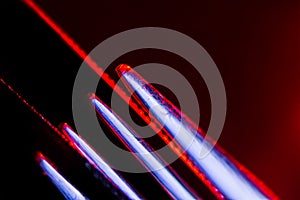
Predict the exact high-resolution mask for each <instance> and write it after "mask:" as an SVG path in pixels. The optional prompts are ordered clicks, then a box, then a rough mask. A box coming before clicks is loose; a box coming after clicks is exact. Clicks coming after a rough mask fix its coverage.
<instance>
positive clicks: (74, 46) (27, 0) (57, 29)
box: [24, 0, 273, 199]
mask: <svg viewBox="0 0 300 200" xmlns="http://www.w3.org/2000/svg"><path fill="white" fill-rule="evenodd" d="M24 2H25V4H27V5H28V6H29V7H30V8H31V9H32V10H33V11H34V12H35V13H36V14H37V15H38V16H39V17H40V18H41V19H43V20H44V22H45V23H47V24H48V25H49V26H50V27H51V28H52V29H53V30H54V31H55V32H56V33H57V34H58V35H59V36H60V38H61V39H62V40H63V41H64V42H65V43H66V44H67V45H68V46H69V47H70V48H71V49H72V50H73V51H74V52H75V53H76V54H77V55H78V56H79V57H80V58H82V59H83V60H84V62H86V63H87V64H88V65H89V66H90V67H91V68H92V69H93V70H94V71H95V72H96V73H97V74H98V75H99V76H100V77H102V78H103V80H104V81H105V82H106V83H107V84H108V85H109V86H110V87H111V88H112V89H113V90H114V91H115V92H116V93H117V94H118V95H119V96H120V97H121V98H122V99H123V100H124V101H125V102H130V103H129V106H130V107H131V108H132V109H133V110H134V111H135V112H136V113H138V114H139V115H140V116H141V117H142V119H143V120H144V121H145V122H146V123H147V122H150V121H151V120H150V118H149V117H148V116H146V115H145V112H144V110H142V109H140V108H139V107H138V105H137V104H136V103H134V102H133V101H129V99H130V97H128V95H127V94H126V93H125V92H124V91H123V90H122V89H121V88H120V87H119V86H118V85H116V84H115V82H114V80H113V79H111V78H110V76H109V75H108V74H107V73H105V72H103V69H102V68H101V67H99V66H98V64H97V63H96V62H95V61H94V60H93V59H92V58H91V57H90V56H89V55H88V54H87V53H86V52H85V51H84V50H83V49H82V48H81V47H80V46H79V45H78V44H77V43H76V42H75V41H74V40H73V39H72V38H71V37H70V36H69V35H68V34H67V33H66V32H65V31H64V30H63V29H62V28H61V27H59V26H58V25H57V24H56V23H55V22H54V20H53V19H52V18H51V17H50V16H48V15H47V14H46V13H45V12H44V11H43V10H42V9H41V8H40V7H39V6H38V5H37V4H36V3H34V2H33V1H32V0H24ZM149 125H150V126H151V128H152V129H153V130H154V131H155V132H157V133H158V134H159V136H160V137H161V138H162V139H163V140H164V141H165V142H166V143H167V144H168V143H169V144H171V145H170V148H171V149H172V150H173V151H174V152H175V153H176V154H177V155H181V156H180V158H181V160H182V161H183V162H184V163H185V164H186V165H187V166H188V167H189V168H190V169H191V170H192V171H193V172H194V173H195V175H196V176H197V177H198V178H200V180H202V181H204V182H206V185H208V187H209V188H210V189H211V190H212V191H213V193H214V194H215V195H216V196H217V197H218V198H220V199H222V196H220V194H219V191H216V188H214V187H213V186H211V184H210V181H209V180H207V178H206V177H205V176H204V174H203V173H201V172H200V171H199V170H198V169H195V167H194V166H193V164H192V163H193V162H192V161H191V160H190V159H189V158H188V157H187V156H186V155H185V154H181V153H182V150H180V148H179V149H178V146H177V145H174V143H173V142H170V137H169V136H168V135H165V134H163V133H162V131H161V130H160V128H159V126H158V125H155V123H150V124H149ZM173 145H174V146H173ZM176 146H177V147H176ZM227 155H228V154H227ZM232 160H233V162H235V163H236V164H237V163H238V162H236V161H235V160H234V159H232ZM237 165H238V166H239V168H240V169H241V170H242V171H244V172H245V173H246V174H248V176H249V177H250V178H251V179H252V180H254V182H256V183H257V184H258V185H260V187H261V188H263V189H264V190H265V191H267V193H269V194H270V193H272V192H271V191H270V190H269V189H267V187H266V186H265V185H264V184H263V183H262V182H261V181H259V180H258V179H257V178H256V177H255V176H254V175H253V174H252V173H250V172H249V171H248V170H246V168H245V167H243V166H242V165H241V164H237ZM270 196H273V195H270Z"/></svg>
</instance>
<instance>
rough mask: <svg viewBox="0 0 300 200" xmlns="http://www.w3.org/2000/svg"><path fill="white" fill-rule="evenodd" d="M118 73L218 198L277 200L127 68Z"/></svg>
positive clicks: (120, 68) (119, 68)
mask: <svg viewBox="0 0 300 200" xmlns="http://www.w3.org/2000/svg"><path fill="white" fill-rule="evenodd" d="M116 70H117V72H118V74H119V76H122V77H121V78H122V80H123V82H124V84H125V85H126V86H127V88H128V89H129V90H132V91H135V93H136V96H135V97H136V98H137V100H138V101H139V102H140V103H141V104H143V105H144V106H145V107H146V108H147V109H149V110H151V112H152V114H153V117H155V118H156V119H157V120H158V121H159V122H160V123H161V124H163V125H164V127H165V129H166V130H167V131H168V133H169V134H170V135H171V136H172V137H174V139H175V140H176V141H177V142H178V144H179V145H181V147H182V148H183V149H185V150H186V154H187V156H188V157H189V158H190V160H192V161H193V164H194V165H195V167H197V168H198V169H199V171H202V172H203V174H204V175H205V177H206V178H207V179H208V180H209V181H210V183H211V184H212V185H213V186H214V187H215V189H217V190H218V192H219V193H220V194H221V195H222V196H223V197H222V196H219V198H220V197H222V198H225V199H239V200H244V199H249V200H254V199H277V197H276V196H275V195H274V194H273V193H272V192H271V191H270V190H266V189H265V188H266V187H265V186H262V187H260V186H261V185H263V184H262V183H261V182H260V181H259V182H258V181H255V180H254V179H251V178H252V176H253V175H251V176H248V174H246V173H244V172H243V171H242V170H241V169H240V168H239V165H236V161H233V160H231V159H229V158H228V157H227V156H226V155H225V154H224V153H223V152H222V151H220V150H219V149H218V148H216V147H214V148H211V145H212V144H211V143H210V142H208V141H207V140H205V139H204V134H203V132H202V131H201V130H200V129H199V128H198V127H197V126H195V125H194V124H193V123H192V122H191V120H190V119H189V118H188V117H187V116H185V115H183V114H182V113H181V112H180V111H179V109H178V108H176V107H175V106H174V105H173V104H172V103H171V102H170V101H168V100H167V99H166V98H165V97H164V96H163V95H161V94H160V93H159V92H158V91H157V90H156V89H155V88H154V87H153V86H151V85H150V84H149V83H147V82H146V81H145V80H144V79H143V78H142V77H141V76H140V75H139V74H138V73H136V72H135V71H134V70H132V69H131V68H130V67H129V66H128V65H120V66H119V67H118V68H117V69H116ZM152 107H155V109H151V108H152ZM209 149H211V151H210V152H209V153H207V155H206V156H205V157H203V158H201V154H200V152H201V151H203V152H208V151H209ZM210 189H212V187H210ZM215 194H216V193H215Z"/></svg>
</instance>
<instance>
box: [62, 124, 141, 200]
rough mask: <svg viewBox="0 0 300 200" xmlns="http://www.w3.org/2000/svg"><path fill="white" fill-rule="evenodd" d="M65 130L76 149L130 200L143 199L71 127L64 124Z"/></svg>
mask: <svg viewBox="0 0 300 200" xmlns="http://www.w3.org/2000/svg"><path fill="white" fill-rule="evenodd" d="M63 130H64V132H65V133H66V134H67V136H68V137H69V139H70V141H71V142H72V143H73V145H74V147H75V148H76V149H77V150H78V151H79V152H80V153H81V155H82V156H84V157H85V158H86V159H87V160H88V161H89V162H90V163H91V164H92V165H93V166H95V167H96V169H98V171H99V172H100V173H101V174H103V175H104V176H105V177H106V179H107V180H109V181H110V182H111V183H113V185H114V187H116V188H117V189H118V190H119V191H122V193H123V194H125V195H126V196H127V197H128V198H129V199H143V198H142V197H141V196H140V195H139V194H138V193H137V192H135V191H134V189H133V188H132V187H131V186H130V185H129V184H128V183H127V182H126V181H125V180H124V178H123V177H121V176H120V175H119V174H117V173H116V172H115V171H114V170H113V169H112V168H111V167H110V166H109V165H108V164H107V163H106V162H105V161H104V160H103V159H102V158H101V157H100V156H99V155H98V154H97V153H96V152H95V151H94V150H93V149H92V148H91V147H90V146H89V145H88V144H87V143H86V142H85V141H84V140H83V139H81V138H80V137H79V136H78V135H77V134H76V133H75V132H74V131H73V130H72V129H71V128H70V126H69V125H67V124H64V125H63Z"/></svg>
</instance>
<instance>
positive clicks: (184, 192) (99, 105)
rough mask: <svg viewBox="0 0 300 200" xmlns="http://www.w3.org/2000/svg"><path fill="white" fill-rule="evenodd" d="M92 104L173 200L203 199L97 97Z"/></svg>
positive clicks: (93, 98)
mask: <svg viewBox="0 0 300 200" xmlns="http://www.w3.org/2000/svg"><path fill="white" fill-rule="evenodd" d="M92 103H93V105H94V106H95V108H96V110H97V112H98V114H99V115H100V117H101V118H102V119H103V120H104V121H105V122H106V123H107V124H108V125H109V127H110V128H111V130H112V131H113V132H114V134H115V135H116V136H117V137H118V138H119V139H120V140H121V141H122V142H123V143H124V144H125V145H126V147H127V148H128V149H129V150H130V151H131V152H132V153H134V155H135V156H136V157H137V159H138V160H139V161H140V162H141V163H142V164H143V165H144V166H145V167H146V168H147V169H148V170H149V172H150V173H151V174H152V175H153V176H154V177H155V179H156V180H157V181H158V183H159V184H160V185H161V186H162V187H163V188H164V190H165V191H167V193H168V194H169V195H170V196H171V197H172V198H173V199H185V200H193V199H201V198H200V197H199V196H197V195H196V194H194V193H193V192H192V190H191V189H190V188H189V186H187V185H186V183H184V182H183V181H182V180H181V179H180V177H179V176H178V175H177V174H176V173H175V172H174V171H173V170H172V168H170V167H165V165H163V161H162V160H161V159H160V158H159V157H158V156H157V155H155V154H154V153H151V147H150V146H149V145H148V143H146V142H145V141H143V140H141V139H140V138H138V136H137V134H136V133H135V132H134V131H133V130H132V129H131V128H130V127H129V126H128V125H127V124H126V123H125V122H124V121H123V120H122V119H121V118H120V117H119V116H117V114H115V113H114V112H113V111H112V110H111V109H110V108H108V107H107V106H106V105H105V104H104V103H103V102H102V101H101V100H99V99H97V98H95V97H92Z"/></svg>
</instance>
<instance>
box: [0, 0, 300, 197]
mask: <svg viewBox="0 0 300 200" xmlns="http://www.w3.org/2000/svg"><path fill="white" fill-rule="evenodd" d="M36 2H38V3H39V5H41V7H42V8H43V9H44V10H45V11H46V12H47V13H48V14H49V15H50V16H51V17H52V18H53V19H54V20H55V21H56V22H57V23H58V24H59V25H60V26H61V27H63V29H64V30H65V31H66V32H67V33H69V35H70V36H71V37H72V38H73V39H74V40H75V41H76V42H77V43H78V44H80V46H81V47H82V48H83V49H84V50H86V52H89V51H91V50H92V49H93V48H94V47H95V46H96V45H97V44H99V43H100V42H101V41H103V40H104V39H106V38H108V37H109V36H112V35H114V34H116V33H119V32H121V31H124V30H127V29H131V28H137V27H143V26H158V27H166V28H170V29H174V30H177V31H180V32H182V33H184V34H187V35H189V36H191V37H192V38H194V39H195V40H196V41H198V42H199V43H200V44H201V45H202V46H203V47H204V48H205V49H206V50H207V51H208V53H209V54H210V55H211V57H212V58H213V60H214V61H215V63H216V64H217V66H218V68H219V70H220V73H221V75H222V77H223V80H224V84H225V87H226V92H227V101H228V104H227V106H228V107H227V118H226V123H225V127H224V130H223V133H222V135H221V137H220V139H219V141H218V142H219V144H220V145H221V146H222V147H223V148H224V149H226V150H227V151H228V152H229V153H230V154H232V155H233V156H234V157H235V158H236V159H237V160H238V161H240V162H241V163H242V164H244V165H245V166H246V167H248V169H250V170H251V171H252V172H253V173H254V174H255V175H257V176H258V177H259V178H260V179H261V180H263V181H264V182H265V183H266V184H267V185H268V186H269V187H270V188H271V189H272V190H273V191H274V192H275V193H276V194H278V195H279V197H281V198H282V199H299V198H300V195H299V192H298V190H297V189H298V187H297V186H298V185H299V181H300V170H299V168H300V162H299V159H300V156H299V151H300V149H299V148H300V139H299V138H300V92H299V91H300V78H299V74H300V59H299V57H300V39H299V35H300V2H299V1H297V0H294V1H292V0H291V1H242V2H240V1H217V0H212V1H184V2H180V3H178V2H172V1H164V2H160V1H151V2H150V1H136V0H131V1H104V2H101V1H92V0H89V1H69V0H65V1H58V0H52V1H49V0H48V1H39V0H37V1H36ZM1 10H2V11H3V12H1V31H0V33H1V38H0V51H1V53H0V76H1V77H2V78H4V79H5V80H6V81H7V82H9V83H10V84H11V85H12V86H13V87H14V88H16V90H17V91H19V92H20V93H21V94H22V95H23V96H24V98H26V99H27V100H28V101H29V102H30V104H32V105H34V106H35V107H36V109H37V110H39V111H40V112H41V113H43V114H44V115H45V116H46V117H47V118H48V119H49V120H50V121H51V122H52V123H53V124H54V125H58V124H60V123H62V122H68V123H70V124H71V125H72V123H73V122H72V110H71V97H72V86H73V82H74V80H75V76H76V73H77V70H78V68H79V67H80V64H81V62H82V60H81V59H80V58H79V57H78V56H77V55H76V54H75V53H74V52H73V51H72V50H71V48H69V47H68V46H67V45H66V44H65V43H64V42H63V41H62V40H61V39H60V38H59V37H58V36H57V35H56V33H54V32H53V31H52V30H51V29H50V28H49V27H48V26H47V25H46V24H45V23H44V22H43V21H42V20H41V19H40V18H39V17H38V16H37V15H36V14H35V13H33V12H32V10H30V9H29V8H28V7H27V6H25V5H24V3H23V2H21V1H20V2H12V1H11V2H9V3H8V2H7V3H5V4H2V6H1ZM147 53H148V54H147ZM160 53H162V54H163V55H164V56H162V55H160ZM168 56H169V57H168ZM167 58H170V59H173V61H172V62H171V61H169V60H170V59H167ZM153 59H154V60H155V61H160V62H162V63H164V64H168V65H170V66H172V67H174V68H176V69H179V66H181V68H180V69H179V70H182V71H189V70H190V67H189V66H188V65H184V64H186V63H184V61H182V60H180V59H178V58H176V57H175V56H174V55H168V54H167V53H166V52H150V53H149V52H136V54H130V55H128V56H127V58H125V57H123V58H120V59H118V60H119V61H120V62H127V63H128V64H131V65H133V66H134V65H136V64H141V63H143V62H149V61H153ZM113 64H116V65H117V64H118V61H116V62H115V63H113ZM112 67H114V66H112ZM183 73H184V72H183ZM191 79H192V81H194V82H195V81H196V82H197V80H199V81H200V83H201V84H199V85H201V86H199V88H198V89H199V91H200V92H199V91H198V93H201V91H203V92H204V93H205V92H206V89H205V84H204V83H202V82H201V78H200V77H198V78H197V77H196V78H195V77H191ZM0 91H1V93H0V94H1V96H0V98H1V112H0V113H1V127H2V128H1V133H2V135H3V142H4V143H6V144H9V148H4V147H1V148H3V151H2V152H3V154H5V155H6V156H4V157H3V161H2V163H3V164H2V166H3V167H4V169H5V172H6V171H7V173H8V174H9V175H11V176H12V180H13V181H14V182H15V183H16V184H15V185H9V188H13V189H14V190H15V191H16V192H15V193H14V195H19V193H18V192H17V191H23V190H22V188H24V187H25V186H30V188H31V189H29V190H27V192H26V193H23V194H24V196H28V197H30V196H32V195H33V194H34V192H37V193H43V194H44V195H46V197H43V198H42V199H46V198H48V199H53V198H56V199H57V198H58V196H59V194H58V193H56V192H57V191H56V189H55V188H54V187H53V186H51V184H50V183H48V182H47V179H44V177H40V176H39V173H40V171H39V170H38V167H37V166H36V165H35V162H34V160H33V158H32V155H33V152H34V151H35V150H36V149H41V148H42V149H44V150H45V151H48V154H50V155H52V156H54V155H56V154H55V153H53V152H58V151H59V149H60V148H58V149H56V148H55V145H54V143H55V142H52V143H51V142H49V143H51V144H52V145H53V146H51V145H49V144H48V146H47V140H45V139H41V140H39V139H37V138H39V137H37V134H36V133H37V132H39V133H41V134H45V133H42V132H47V131H46V129H47V128H46V127H44V126H43V125H42V123H40V122H39V120H38V119H36V117H33V116H32V114H29V113H30V112H29V111H28V109H26V108H25V107H24V106H22V105H20V104H21V103H20V101H18V100H16V99H15V98H14V97H13V96H12V95H11V94H10V93H9V91H8V90H6V89H5V87H3V86H1V90H0ZM108 93H109V92H108ZM201 95H202V93H201ZM201 95H199V96H201ZM103 98H107V99H108V98H109V95H107V96H105V97H103ZM207 99H208V96H207V94H205V98H202V99H201V100H200V102H201V105H200V107H201V112H202V111H203V115H202V116H201V121H200V125H201V126H203V127H204V128H205V127H206V126H207V124H208V123H209V116H210V115H209V111H210V110H209V106H210V103H209V100H207ZM201 114H202V113H201ZM30 116H31V117H30ZM34 122H36V124H35V123H34ZM36 127H40V128H36ZM37 129H38V130H37ZM43 130H45V131H43ZM33 132H35V134H33ZM27 136H28V137H27ZM62 146H64V145H62ZM37 147H39V148H37ZM47 147H49V148H47ZM61 148H63V149H65V148H66V147H61ZM24 149H27V150H24ZM46 149H48V150H46ZM65 151H66V152H68V151H71V150H65ZM51 152H52V153H51ZM70 157H71V158H70V160H72V159H75V158H73V157H74V156H73V157H72V156H70ZM75 157H76V156H75ZM17 159H20V161H17ZM60 160H61V159H58V161H60ZM75 160H76V159H75ZM21 161H22V162H21ZM74 162H75V161H74ZM78 162H79V161H78ZM75 163H76V162H75ZM19 167H20V168H19ZM62 168H64V169H65V171H66V172H68V169H69V168H68V163H63V164H62ZM79 168H80V167H79ZM76 170H79V171H80V170H81V169H76V168H74V169H73V168H72V170H71V171H72V173H71V175H70V176H71V177H73V176H74V177H75V174H76V173H77V172H79V171H76ZM139 178H140V177H139ZM148 178H149V177H148ZM150 179H151V178H149V180H150ZM7 180H8V179H7ZM9 180H10V179H9ZM85 181H87V180H85ZM79 182H80V181H79ZM83 182H84V181H83ZM153 183H154V181H153ZM94 187H95V186H94ZM150 187H151V186H150ZM33 188H36V189H33ZM49 188H50V189H49ZM141 190H142V191H146V189H145V188H144V190H143V188H141ZM24 191H26V190H24ZM85 191H87V193H89V191H88V190H85ZM153 191H156V192H157V195H156V196H155V192H154V194H150V192H149V193H148V195H149V197H150V196H151V195H153V196H151V197H155V198H157V196H159V195H162V193H160V191H159V189H158V188H156V189H155V186H153ZM20 193H21V192H20ZM200 193H201V192H200ZM21 194H22V193H21ZM35 195H37V194H35ZM99 195H101V194H99ZM37 196H38V195H37ZM39 197H40V196H39Z"/></svg>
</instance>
